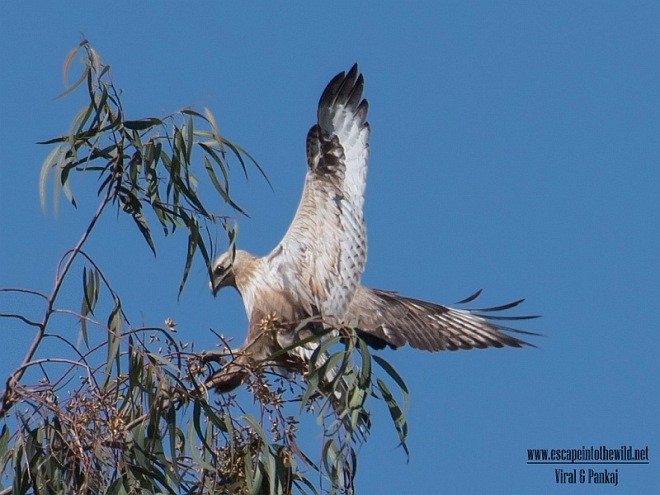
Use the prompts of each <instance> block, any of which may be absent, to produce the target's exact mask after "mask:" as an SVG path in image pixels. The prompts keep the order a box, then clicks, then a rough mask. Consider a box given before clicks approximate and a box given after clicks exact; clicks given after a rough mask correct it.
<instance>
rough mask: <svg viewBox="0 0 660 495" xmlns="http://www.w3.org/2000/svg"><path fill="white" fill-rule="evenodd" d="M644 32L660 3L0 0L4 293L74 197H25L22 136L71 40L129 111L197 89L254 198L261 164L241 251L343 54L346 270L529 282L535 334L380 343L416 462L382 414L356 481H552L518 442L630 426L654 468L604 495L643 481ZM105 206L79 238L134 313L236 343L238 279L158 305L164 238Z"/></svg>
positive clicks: (501, 294) (0, 328)
mask: <svg viewBox="0 0 660 495" xmlns="http://www.w3.org/2000/svg"><path fill="white" fill-rule="evenodd" d="M355 3H357V2H355ZM236 4H237V5H238V2H236ZM102 5H103V6H102ZM659 26H660V4H658V3H657V2H595V1H594V2H555V1H547V2H525V1H518V2H464V1H457V2H451V3H450V2H426V3H414V4H409V5H404V4H403V2H384V3H383V2H359V5H355V4H354V2H324V3H320V2H318V3H313V4H311V5H309V4H308V3H303V2H296V3H295V4H294V3H290V4H285V3H280V2H249V4H247V6H242V7H237V6H234V5H230V4H228V3H222V4H221V3H220V2H192V3H190V4H187V3H185V4H184V3H182V2H158V3H155V2H153V3H149V2H125V1H117V2H110V3H103V4H102V3H100V2H99V3H93V2H67V3H66V4H59V3H50V2H41V4H40V5H38V4H37V3H34V2H22V3H19V2H11V3H8V4H7V5H4V6H3V9H2V14H0V67H2V75H1V76H0V110H1V112H2V125H1V132H0V156H1V157H2V158H1V163H0V166H1V167H2V168H1V170H2V180H1V181H0V211H1V212H2V213H1V214H0V259H1V260H2V263H0V286H4V287H6V286H13V287H29V288H35V289H39V290H44V291H47V290H49V289H50V287H51V286H52V275H53V273H54V269H55V265H56V263H57V260H58V259H59V257H60V256H61V255H62V254H63V252H64V250H65V249H67V248H68V247H70V246H72V245H73V244H74V242H75V240H76V239H77V238H78V236H79V235H80V232H81V228H82V226H83V225H84V222H85V220H86V219H87V218H88V216H89V213H88V212H87V211H84V208H81V209H80V210H78V211H76V210H73V209H72V208H70V207H69V206H68V205H67V204H64V203H63V204H62V205H61V209H60V214H59V216H58V218H56V219H55V218H53V215H52V208H50V209H49V213H48V214H47V215H46V216H44V215H43V214H42V213H41V211H40V208H39V200H38V190H37V182H38V174H39V169H40V166H41V163H42V160H43V158H44V157H45V155H46V154H47V152H48V150H47V148H46V147H44V146H38V145H36V144H35V142H37V141H41V140H44V139H46V138H49V137H52V136H54V135H57V134H59V133H61V132H64V131H66V130H67V129H68V124H69V122H70V121H71V119H72V118H73V115H74V114H75V112H77V111H78V109H79V106H80V102H79V101H77V100H75V99H73V100H70V99H64V100H57V101H54V100H53V97H54V96H55V95H57V94H58V93H60V92H61V91H62V77H61V65H62V62H63V59H64V56H65V55H66V53H67V52H68V51H69V50H70V49H71V48H72V47H73V46H75V45H76V44H77V43H78V42H79V41H80V39H81V33H84V35H85V36H86V37H87V38H88V39H89V40H90V41H91V42H92V44H93V45H94V46H95V47H96V49H97V50H98V51H99V52H100V53H101V55H102V57H103V59H104V60H105V61H106V62H107V63H109V64H110V65H111V66H112V69H113V74H114V80H115V82H116V84H117V85H118V86H119V87H121V88H123V89H124V95H123V98H124V105H125V108H126V110H127V112H128V114H129V116H132V117H136V118H137V117H142V116H145V115H152V114H153V115H163V114H165V113H167V112H171V111H174V110H176V109H178V108H180V107H183V106H186V105H189V104H194V105H196V106H197V108H203V107H204V106H206V107H209V108H210V109H211V110H212V111H213V112H214V114H215V115H216V117H217V119H218V123H219V125H220V129H221V131H224V132H225V133H226V134H227V136H228V137H230V138H231V139H233V140H235V141H237V142H238V143H240V144H242V145H243V146H245V147H246V148H247V149H249V150H250V151H251V152H252V153H253V154H254V155H255V156H256V157H257V158H258V160H259V161H260V162H261V164H262V165H263V166H264V168H265V169H266V171H267V173H268V175H269V176H270V179H271V181H272V182H273V187H274V193H273V192H271V191H270V190H269V189H268V187H267V186H266V185H265V183H264V182H263V181H262V180H260V178H259V177H258V175H257V174H252V176H251V178H250V180H249V181H248V182H246V181H244V180H242V179H241V177H240V175H239V174H238V173H237V174H235V176H234V177H235V180H234V184H233V185H234V191H235V194H236V197H237V199H238V200H239V202H240V204H241V205H242V206H243V207H244V208H245V209H247V210H248V212H249V213H250V215H251V219H249V220H241V222H240V238H239V243H240V247H242V248H244V249H248V250H251V251H254V252H256V253H258V254H265V253H267V252H268V251H269V250H270V249H271V248H272V247H273V246H274V245H275V244H276V242H277V241H278V240H279V239H280V238H281V236H282V235H283V233H284V231H285V230H286V227H287V226H288V224H289V222H290V220H291V218H292V216H293V213H294V211H295V207H296V205H297V203H298V200H299V197H300V192H301V189H302V183H303V177H304V173H305V161H304V149H305V147H304V142H305V141H304V140H305V136H306V132H307V130H308V129H309V127H310V125H311V124H312V123H313V120H314V117H315V110H316V103H317V101H318V97H319V95H320V93H321V91H322V89H323V88H324V86H325V84H326V83H327V82H328V81H329V80H330V78H331V77H332V76H333V75H334V74H336V73H337V72H339V71H340V70H345V69H348V68H349V67H350V65H351V64H353V63H354V62H356V61H357V62H359V64H360V68H361V70H362V72H363V73H364V75H365V79H366V88H365V95H366V97H367V98H368V100H369V103H370V114H369V121H370V123H371V126H372V141H371V150H372V154H371V161H370V171H369V184H368V187H367V201H366V207H365V208H366V218H367V225H368V233H369V261H368V264H367V271H366V273H365V275H364V277H363V282H364V283H365V285H369V286H374V287H379V288H383V289H391V290H397V291H399V292H400V293H402V294H404V295H409V296H413V297H417V298H421V299H427V300H431V301H436V302H440V303H450V302H452V301H457V300H459V299H462V298H463V297H466V296H467V295H469V294H471V293H472V292H473V291H474V290H476V289H478V288H480V287H483V288H484V289H485V291H484V296H483V303H484V304H486V305H491V304H498V303H505V302H509V301H510V300H513V299H516V298H519V297H526V298H527V302H526V303H525V306H524V307H523V311H526V312H529V313H540V314H542V315H543V318H542V319H540V320H536V321H533V322H530V323H529V324H528V325H527V328H529V329H530V330H533V331H537V332H540V333H542V334H543V335H544V336H543V337H539V338H535V339H533V342H534V343H535V344H536V345H537V346H538V347H539V349H538V350H537V349H524V350H488V351H471V352H460V353H441V354H428V353H421V352H419V351H412V350H410V349H404V350H400V351H397V352H396V353H395V352H388V353H386V357H387V358H388V359H389V360H390V361H391V362H392V363H393V364H394V365H395V367H396V368H397V369H398V370H399V371H400V372H401V373H402V375H403V376H404V377H405V378H406V379H407V382H408V385H409V388H410V391H411V396H412V406H411V409H410V412H409V416H408V419H409V422H410V449H411V451H412V456H411V462H410V464H405V458H404V455H403V453H402V452H401V451H399V450H397V449H395V446H396V437H395V435H394V433H393V431H392V429H391V427H390V425H389V421H388V419H387V414H386V412H385V411H384V410H383V408H380V409H377V410H376V411H375V427H374V429H373V435H372V437H371V439H370V441H369V443H368V444H367V445H366V446H365V447H364V448H363V449H362V450H361V457H360V466H359V469H360V474H359V482H358V487H359V490H360V493H382V494H403V493H467V494H471V493H502V494H505V493H506V494H508V493H566V492H567V491H569V490H568V489H567V487H565V486H559V485H556V484H555V479H554V468H553V467H551V466H529V465H527V464H526V460H527V457H526V454H527V449H528V448H577V447H581V446H583V445H585V446H591V445H594V446H600V445H603V444H604V445H607V446H610V447H618V446H619V445H621V444H626V445H628V444H630V445H633V446H646V445H648V446H649V450H650V456H651V465H650V466H619V486H618V487H617V488H616V489H614V490H615V492H616V493H618V494H624V493H657V490H658V488H659V487H660V469H659V467H660V466H659V465H658V462H660V461H659V460H658V459H660V419H658V418H660V393H659V392H660V387H659V385H660V379H659V378H660V365H659V364H658V363H659V362H660V360H659V359H658V355H657V353H658V348H659V347H660V325H659V324H658V316H657V313H658V301H659V300H660V281H659V277H660V212H659V210H660V199H659V186H660V70H659V68H660V29H659ZM85 184H86V183H84V182H80V181H76V182H74V184H73V185H74V191H75V190H76V186H79V187H82V186H83V185H85ZM91 187H95V186H94V184H92V185H91ZM90 204H91V203H89V204H88V203H85V204H84V205H83V206H88V207H89V206H90ZM104 222H105V223H104V224H102V225H101V227H102V230H100V231H99V235H98V237H97V238H96V240H95V241H94V242H93V243H92V245H91V246H90V250H91V251H92V254H94V255H95V256H96V258H97V259H98V260H99V262H100V263H101V264H102V265H103V266H104V268H105V269H106V271H107V272H108V274H109V276H110V278H111V280H112V281H113V282H114V284H115V286H116V287H117V289H118V291H119V292H120V293H121V294H123V297H124V299H132V302H131V304H130V305H129V307H128V308H127V310H128V312H129V314H130V315H132V316H133V319H134V320H136V321H135V323H142V322H144V323H145V324H156V325H160V324H162V321H163V320H164V319H165V318H166V317H168V316H169V317H172V318H174V319H175V320H176V321H177V322H178V324H179V330H180V332H182V333H185V336H186V337H187V338H188V339H189V340H193V341H196V342H197V343H198V345H199V346H200V348H203V347H211V346H212V345H213V343H214V338H213V335H212V334H211V333H210V332H209V330H208V329H209V327H213V328H214V329H216V330H217V331H220V332H222V333H225V334H226V335H233V336H235V337H236V339H237V340H238V341H239V342H240V341H242V340H243V337H244V332H245V328H246V321H245V317H244V315H243V309H242V306H241V304H240V300H239V298H238V296H237V295H235V294H231V293H224V292H223V293H222V294H221V297H219V298H217V299H214V298H213V297H212V296H211V294H210V293H209V292H208V290H207V281H206V280H205V274H204V272H203V271H202V270H201V269H197V270H196V271H194V273H192V274H191V279H190V281H189V284H188V287H187V288H186V291H185V292H184V294H183V296H182V298H181V300H180V301H179V302H177V300H176V292H177V287H178V281H179V276H180V273H181V270H182V267H183V254H184V249H185V242H184V239H183V237H182V236H175V237H174V238H173V239H166V240H165V241H163V240H160V241H159V246H160V247H159V255H158V257H157V258H156V259H154V258H153V257H152V256H150V254H149V251H148V249H147V248H146V246H145V245H143V243H142V242H141V241H140V239H138V236H137V234H136V232H135V230H134V227H133V226H131V225H129V224H128V223H123V222H120V225H119V227H121V228H122V229H125V231H124V232H122V233H121V234H120V235H117V234H116V230H115V229H114V227H117V225H116V224H115V223H114V222H115V219H114V218H112V216H109V217H108V218H106V219H105V221H104ZM74 289H75V290H74ZM78 290H79V288H78V286H77V285H76V286H75V287H74V288H72V291H71V299H70V300H71V301H75V302H72V304H75V305H77V304H79V302H78V301H79V293H78V292H77V291H78ZM74 307H75V306H74ZM0 308H1V309H2V310H7V309H12V310H17V309H24V308H25V302H24V300H20V301H17V300H11V299H7V298H3V299H0ZM0 335H1V336H2V338H3V342H4V346H3V347H4V350H3V351H2V352H3V354H2V356H3V357H2V364H1V365H0V374H1V375H2V376H3V377H4V376H5V375H6V374H7V373H8V372H9V371H10V370H11V369H13V368H12V367H13V366H15V365H16V364H17V363H18V362H19V359H20V358H21V356H22V353H23V352H24V350H25V348H26V346H27V344H28V342H29V338H30V334H29V330H25V329H21V330H19V329H18V328H17V327H14V326H11V325H8V324H7V323H6V322H0ZM2 380H4V378H2ZM609 490H611V489H608V488H607V487H597V486H596V487H594V486H587V485H584V486H580V487H577V488H573V492H575V493H578V492H579V493H604V492H605V491H608V493H609ZM612 493H614V492H612Z"/></svg>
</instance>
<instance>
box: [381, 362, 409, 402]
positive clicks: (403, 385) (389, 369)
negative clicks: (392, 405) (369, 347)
mask: <svg viewBox="0 0 660 495" xmlns="http://www.w3.org/2000/svg"><path fill="white" fill-rule="evenodd" d="M372 358H373V360H374V361H376V363H377V364H378V366H380V367H381V368H382V369H383V370H384V371H385V372H386V373H387V374H388V375H389V376H390V378H392V379H393V380H394V381H395V382H396V384H397V385H398V386H399V389H400V390H401V394H402V395H403V404H404V411H408V409H409V408H410V392H409V391H408V387H407V386H406V382H404V381H403V378H401V375H399V373H397V371H396V370H395V369H394V368H393V367H392V365H391V364H390V363H388V362H387V361H385V359H383V358H382V357H380V356H377V355H375V354H374V355H373V356H372Z"/></svg>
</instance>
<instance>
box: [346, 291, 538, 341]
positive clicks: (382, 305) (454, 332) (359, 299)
mask: <svg viewBox="0 0 660 495" xmlns="http://www.w3.org/2000/svg"><path fill="white" fill-rule="evenodd" d="M519 303H520V301H517V302H516V303H512V304H505V305H502V306H496V307H493V308H487V309H485V310H483V309H482V310H477V311H481V312H487V311H500V310H504V309H509V308H511V307H513V306H516V305H517V304H519ZM490 318H491V317H490V316H489V315H486V314H483V313H475V312H474V311H471V310H464V309H454V308H450V307H447V306H442V305H440V304H433V303H429V302H426V301H419V300H417V299H411V298H407V297H401V296H399V295H397V294H395V293H393V292H386V291H382V290H378V289H368V288H366V287H362V286H361V287H360V288H359V289H358V290H357V292H356V294H355V297H354V299H353V301H352V303H351V307H350V308H349V311H348V315H347V318H346V319H347V320H349V321H351V322H357V327H358V329H359V333H360V335H361V336H362V337H363V338H364V339H365V340H366V341H367V343H369V344H370V345H372V346H373V347H375V348H377V349H382V348H384V347H385V346H390V347H393V348H397V347H402V346H404V345H406V344H409V345H410V346H411V347H413V348H415V349H422V350H426V351H443V350H450V351H455V350H458V349H485V348H486V347H504V346H509V347H523V346H525V345H531V344H528V343H527V342H524V341H522V340H520V339H517V338H515V337H512V336H511V335H508V334H507V333H505V332H507V331H508V332H516V333H524V334H527V335H535V334H533V333H531V332H524V331H520V330H516V329H513V328H509V327H506V326H503V325H499V324H498V323H496V322H494V321H491V320H490ZM497 318H498V319H505V318H506V317H503V316H500V317H497ZM526 318H535V317H534V316H529V317H520V316H518V317H516V316H514V317H511V319H526Z"/></svg>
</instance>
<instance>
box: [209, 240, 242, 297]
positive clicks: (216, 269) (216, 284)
mask: <svg viewBox="0 0 660 495" xmlns="http://www.w3.org/2000/svg"><path fill="white" fill-rule="evenodd" d="M234 259H235V253H234V252H233V251H227V252H226V253H223V254H221V255H220V256H218V257H217V258H216V260H215V261H214V262H213V266H212V268H211V282H210V284H209V285H210V287H211V292H213V295H214V296H216V295H217V294H218V291H219V290H220V289H222V288H223V287H227V286H228V285H230V286H233V287H236V278H235V277H234Z"/></svg>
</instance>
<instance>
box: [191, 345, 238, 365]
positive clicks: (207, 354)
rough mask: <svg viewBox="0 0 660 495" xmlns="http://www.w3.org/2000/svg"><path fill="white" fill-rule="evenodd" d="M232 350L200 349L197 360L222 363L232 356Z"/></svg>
mask: <svg viewBox="0 0 660 495" xmlns="http://www.w3.org/2000/svg"><path fill="white" fill-rule="evenodd" d="M233 356H234V352H233V351H232V350H231V349H223V350H217V351H202V352H200V353H199V360H200V361H201V362H202V364H206V363H210V362H214V363H218V364H223V363H224V362H225V359H226V358H232V357H233Z"/></svg>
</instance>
